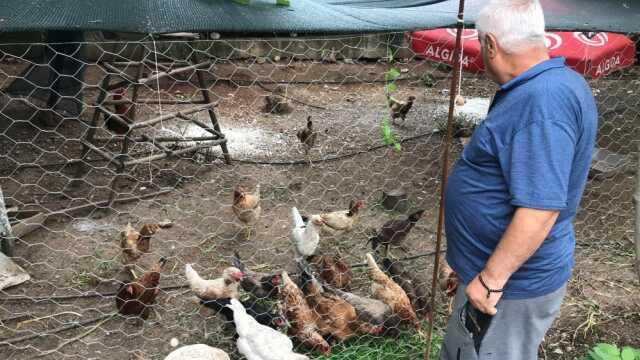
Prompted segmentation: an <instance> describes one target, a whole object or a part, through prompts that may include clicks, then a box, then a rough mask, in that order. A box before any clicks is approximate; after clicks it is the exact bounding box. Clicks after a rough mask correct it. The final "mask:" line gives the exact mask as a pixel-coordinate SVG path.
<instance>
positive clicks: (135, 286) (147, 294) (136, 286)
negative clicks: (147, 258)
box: [116, 257, 167, 320]
mask: <svg viewBox="0 0 640 360" xmlns="http://www.w3.org/2000/svg"><path fill="white" fill-rule="evenodd" d="M166 262H167V259H166V258H164V257H162V258H160V260H159V261H158V263H157V264H155V265H154V266H153V267H152V268H151V270H149V271H148V272H146V273H144V274H142V276H140V277H139V278H138V279H135V280H134V281H133V282H131V283H128V284H123V285H122V286H121V287H120V289H119V290H118V293H117V295H116V308H117V309H118V312H119V313H120V314H122V315H127V316H138V317H140V318H142V319H145V320H146V319H147V318H148V317H149V308H150V307H151V305H153V303H154V302H155V301H156V297H157V296H158V293H159V292H160V289H159V288H158V285H159V283H160V271H161V270H162V268H163V267H164V265H165V264H166Z"/></svg>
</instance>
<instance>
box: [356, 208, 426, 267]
mask: <svg viewBox="0 0 640 360" xmlns="http://www.w3.org/2000/svg"><path fill="white" fill-rule="evenodd" d="M424 212H425V210H424V209H422V210H418V211H416V212H414V213H412V214H411V215H409V217H408V218H406V219H404V220H391V221H388V222H386V223H385V224H384V225H382V228H381V229H380V231H379V232H378V234H376V236H374V237H372V238H370V239H369V241H368V242H370V243H371V247H372V248H373V250H374V251H375V250H377V249H378V246H380V245H383V246H384V247H385V252H384V254H385V256H387V255H388V253H389V246H391V245H394V246H399V247H400V248H401V249H402V250H404V251H407V250H406V249H405V248H403V247H402V242H403V241H404V239H405V238H406V237H407V235H408V234H409V232H410V231H411V229H413V227H414V226H415V225H416V224H417V223H418V221H419V220H420V219H421V218H422V214H424Z"/></svg>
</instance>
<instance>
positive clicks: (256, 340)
mask: <svg viewBox="0 0 640 360" xmlns="http://www.w3.org/2000/svg"><path fill="white" fill-rule="evenodd" d="M229 307H230V308H231V310H233V322H234V323H235V324H236V332H237V333H238V340H237V341H236V344H237V346H238V351H239V352H240V354H242V355H244V356H245V357H246V358H247V360H309V357H307V356H306V355H302V354H297V353H294V352H293V343H292V342H291V339H289V338H288V337H287V336H286V335H285V334H283V333H281V332H279V331H278V330H274V329H272V328H270V327H268V326H264V325H262V324H260V323H258V322H257V321H256V320H255V319H254V318H252V317H251V316H249V315H248V314H247V311H246V309H245V308H244V306H242V304H241V303H240V301H238V300H237V299H231V304H230V305H229Z"/></svg>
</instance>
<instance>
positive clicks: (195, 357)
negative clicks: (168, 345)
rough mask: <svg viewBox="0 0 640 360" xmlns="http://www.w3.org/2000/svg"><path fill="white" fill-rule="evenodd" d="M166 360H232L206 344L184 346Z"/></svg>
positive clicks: (222, 352) (174, 351)
mask: <svg viewBox="0 0 640 360" xmlns="http://www.w3.org/2000/svg"><path fill="white" fill-rule="evenodd" d="M164 360H230V359H229V355H228V354H227V353H226V352H224V351H222V350H220V349H218V348H214V347H211V346H209V345H205V344H194V345H187V346H183V347H181V348H179V349H176V350H173V351H172V352H171V353H170V354H169V355H167V357H165V358H164Z"/></svg>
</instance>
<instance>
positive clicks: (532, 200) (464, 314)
mask: <svg viewBox="0 0 640 360" xmlns="http://www.w3.org/2000/svg"><path fill="white" fill-rule="evenodd" d="M476 27H477V29H478V36H479V38H480V42H481V44H482V56H483V60H484V64H485V67H486V73H487V76H488V77H489V78H490V79H491V80H493V81H494V82H496V83H497V84H498V85H499V86H500V88H499V90H498V92H497V93H496V94H495V96H494V99H493V102H492V104H491V107H490V110H489V114H488V115H487V118H486V120H485V121H484V122H483V123H482V124H480V125H479V126H478V128H477V129H476V130H475V132H474V134H473V137H472V138H471V140H470V142H469V144H468V145H467V146H466V148H465V149H464V152H463V153H462V156H461V158H460V159H459V160H458V162H457V163H456V165H455V167H454V169H453V172H452V174H451V176H450V177H449V182H448V185H447V189H446V199H447V200H446V204H445V211H446V232H447V240H448V249H447V261H448V262H449V264H450V265H451V267H452V268H453V269H454V270H455V272H456V273H457V274H458V276H459V277H460V279H461V283H462V284H461V285H460V286H459V288H458V291H457V294H456V298H455V306H454V309H455V310H454V312H453V314H452V316H451V318H450V319H449V324H448V326H447V330H446V336H445V339H444V345H443V348H442V352H441V358H442V359H462V360H469V359H504V360H518V359H537V350H538V346H539V345H540V343H541V341H542V339H543V337H544V334H545V332H546V331H547V330H548V328H549V327H550V326H551V323H552V322H553V320H554V318H555V317H556V316H557V314H558V311H559V309H560V305H561V303H562V299H563V297H564V294H565V291H566V283H567V280H568V279H569V278H570V276H571V269H572V266H573V253H574V248H575V234H574V230H573V225H572V221H573V218H574V216H575V214H576V211H577V208H578V203H579V202H580V198H581V196H582V193H583V190H584V187H585V183H586V179H587V173H588V170H589V165H590V162H591V154H592V150H593V146H594V142H595V135H596V130H597V111H596V105H595V103H594V99H593V96H592V93H591V91H590V89H589V87H588V85H587V83H586V82H585V80H584V79H583V78H582V77H581V76H580V75H578V74H577V73H575V72H574V71H572V70H570V69H569V68H567V66H566V65H565V63H564V59H563V58H553V59H550V58H549V55H548V53H547V50H546V47H545V42H544V40H545V37H544V35H545V32H544V28H545V24H544V14H543V12H542V8H541V6H540V3H539V2H538V1H537V0H495V1H491V2H489V4H487V5H486V6H485V7H484V8H483V9H482V11H481V12H480V14H479V17H478V20H477V22H476Z"/></svg>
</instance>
